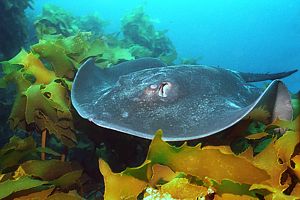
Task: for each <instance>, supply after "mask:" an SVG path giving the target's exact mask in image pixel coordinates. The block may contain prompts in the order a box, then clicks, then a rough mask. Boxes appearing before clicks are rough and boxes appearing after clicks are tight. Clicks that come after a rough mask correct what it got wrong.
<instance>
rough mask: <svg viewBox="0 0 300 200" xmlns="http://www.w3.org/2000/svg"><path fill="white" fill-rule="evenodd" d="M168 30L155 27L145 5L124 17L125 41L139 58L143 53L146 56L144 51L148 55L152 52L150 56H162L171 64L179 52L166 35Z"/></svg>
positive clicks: (161, 57)
mask: <svg viewBox="0 0 300 200" xmlns="http://www.w3.org/2000/svg"><path fill="white" fill-rule="evenodd" d="M166 32H167V31H157V30H156V29H155V27H154V25H153V23H152V21H151V19H150V17H149V16H148V15H147V14H146V13H145V11H144V8H143V7H139V8H137V9H135V10H134V11H132V12H131V13H129V14H128V15H126V16H124V17H123V19H122V33H123V35H124V40H125V43H127V46H128V47H129V48H133V49H132V50H133V51H132V53H133V55H134V56H135V57H137V58H139V56H141V55H143V56H145V55H144V52H146V55H147V56H148V55H149V52H151V55H149V56H152V57H157V58H160V59H161V60H163V61H164V62H166V63H167V64H171V63H172V62H173V61H174V60H175V59H176V58H177V53H176V50H175V48H174V46H173V44H172V42H171V40H170V39H169V38H168V37H167V36H166ZM135 45H138V46H135ZM134 47H135V48H134ZM137 48H138V50H139V51H137ZM141 52H143V53H141Z"/></svg>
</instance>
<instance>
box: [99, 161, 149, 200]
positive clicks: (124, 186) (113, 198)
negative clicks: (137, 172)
mask: <svg viewBox="0 0 300 200" xmlns="http://www.w3.org/2000/svg"><path fill="white" fill-rule="evenodd" d="M99 168H100V172H101V173H102V175H103V177H104V184H105V193H104V199H107V200H120V199H137V196H138V195H139V194H140V193H141V192H142V191H143V190H144V189H145V188H146V186H147V183H146V182H144V181H141V180H139V179H136V178H134V177H132V176H128V175H125V174H122V173H113V172H112V171H111V169H110V167H109V166H108V164H107V163H106V162H105V161H103V160H100V161H99Z"/></svg>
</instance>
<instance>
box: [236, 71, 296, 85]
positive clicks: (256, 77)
mask: <svg viewBox="0 0 300 200" xmlns="http://www.w3.org/2000/svg"><path fill="white" fill-rule="evenodd" d="M297 71H298V69H295V70H291V71H287V72H281V73H267V74H256V73H243V72H239V75H240V76H241V77H242V78H243V79H244V80H245V81H246V82H259V81H266V80H276V79H281V78H285V77H288V76H290V75H292V74H294V73H296V72H297Z"/></svg>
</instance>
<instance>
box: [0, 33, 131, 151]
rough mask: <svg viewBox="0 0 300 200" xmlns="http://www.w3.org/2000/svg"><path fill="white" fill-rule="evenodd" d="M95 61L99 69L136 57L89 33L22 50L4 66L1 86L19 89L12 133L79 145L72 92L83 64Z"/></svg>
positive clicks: (41, 41)
mask: <svg viewBox="0 0 300 200" xmlns="http://www.w3.org/2000/svg"><path fill="white" fill-rule="evenodd" d="M91 57H93V58H94V59H95V62H96V64H97V65H98V66H100V67H104V68H105V67H109V66H111V65H114V64H117V63H119V62H121V61H124V60H131V59H134V57H133V56H132V55H131V53H130V52H129V51H128V50H127V49H123V48H120V47H110V46H108V45H107V44H106V43H105V42H104V41H102V40H100V39H94V38H93V37H92V35H91V34H90V33H79V34H78V35H75V36H70V37H67V38H56V39H52V40H40V42H39V43H38V44H35V45H33V46H32V47H31V51H30V52H27V51H25V50H24V49H22V50H21V51H20V52H19V54H17V55H16V56H15V57H14V58H12V59H11V60H9V61H4V62H2V65H3V72H4V74H5V76H4V78H3V79H2V82H3V83H5V84H3V86H5V85H6V84H8V83H9V82H13V83H15V84H16V85H17V95H16V99H15V102H14V105H13V108H12V111H11V114H10V116H9V119H8V121H9V124H10V127H11V128H12V129H14V130H15V129H22V130H26V131H28V130H29V131H37V132H42V131H44V130H47V131H48V132H49V133H53V134H54V135H55V136H56V137H57V138H58V139H60V140H61V141H62V142H63V143H64V144H65V145H67V146H69V147H71V146H74V143H76V136H75V130H74V125H73V113H72V112H71V103H70V96H69V95H70V89H71V85H72V79H73V78H74V74H75V71H76V69H77V68H78V66H79V65H80V63H82V62H84V61H85V60H87V59H88V58H91Z"/></svg>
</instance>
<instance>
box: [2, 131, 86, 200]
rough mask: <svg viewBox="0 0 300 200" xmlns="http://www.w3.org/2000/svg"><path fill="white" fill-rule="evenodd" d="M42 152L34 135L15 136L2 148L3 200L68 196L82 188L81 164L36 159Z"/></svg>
mask: <svg viewBox="0 0 300 200" xmlns="http://www.w3.org/2000/svg"><path fill="white" fill-rule="evenodd" d="M39 152H40V148H38V147H37V145H36V143H35V141H34V139H33V138H32V137H31V136H30V137H26V138H24V139H22V138H19V137H16V136H13V137H12V138H11V139H10V142H9V143H8V144H6V145H5V146H4V147H3V148H1V149H0V161H1V163H0V199H3V198H9V199H26V197H27V198H29V197H30V198H34V197H35V198H37V199H46V197H50V196H52V195H54V194H55V195H58V194H64V195H66V196H67V195H68V194H65V193H62V191H63V190H64V189H66V188H72V187H73V185H78V187H79V186H80V185H79V182H78V181H79V179H80V177H81V176H82V168H81V166H80V165H79V164H77V163H75V162H62V161H60V160H55V159H53V160H44V161H41V160H37V159H38V156H37V154H38V153H39ZM54 189H55V191H54ZM70 195H71V194H70ZM72 195H74V194H72ZM72 195H71V196H72ZM60 196H61V195H60ZM54 197H55V196H54ZM54 197H53V198H54ZM78 197H79V196H78ZM78 197H77V198H78Z"/></svg>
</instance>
